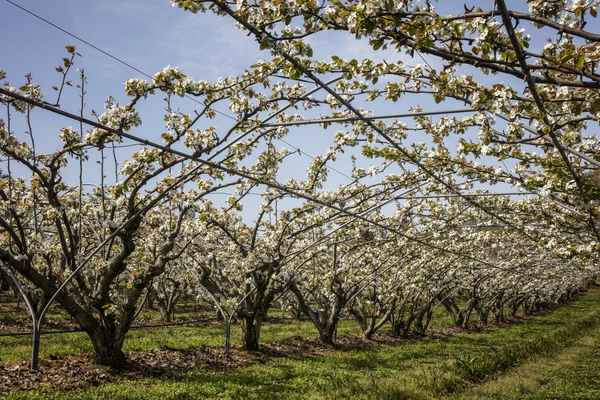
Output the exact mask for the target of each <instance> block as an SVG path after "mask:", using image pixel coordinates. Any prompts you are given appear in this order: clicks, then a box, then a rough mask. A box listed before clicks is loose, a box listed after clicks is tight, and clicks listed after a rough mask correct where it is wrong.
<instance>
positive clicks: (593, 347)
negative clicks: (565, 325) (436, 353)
mask: <svg viewBox="0 0 600 400" xmlns="http://www.w3.org/2000/svg"><path fill="white" fill-rule="evenodd" d="M448 399H506V400H510V399H528V400H534V399H535V400H537V399H540V400H541V399H590V400H592V399H600V327H598V326H596V327H595V328H594V329H592V330H590V331H589V332H587V334H586V335H584V336H583V337H582V338H580V339H579V340H577V342H575V343H574V344H573V345H571V346H569V347H567V348H566V349H564V350H562V351H560V352H559V353H557V354H556V355H554V356H549V357H541V358H536V359H534V360H531V361H528V362H525V363H523V364H522V365H520V366H518V367H516V368H514V369H511V370H510V371H508V372H507V373H505V374H503V375H501V376H500V377H498V378H497V379H495V380H491V381H488V382H485V383H484V384H481V385H476V386H474V387H473V388H471V389H470V390H466V391H464V392H462V393H460V394H459V395H456V396H449V397H448Z"/></svg>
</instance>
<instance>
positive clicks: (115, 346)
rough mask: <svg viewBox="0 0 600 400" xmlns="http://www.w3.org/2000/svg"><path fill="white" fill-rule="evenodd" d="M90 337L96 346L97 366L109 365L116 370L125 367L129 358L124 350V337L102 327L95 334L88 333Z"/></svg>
mask: <svg viewBox="0 0 600 400" xmlns="http://www.w3.org/2000/svg"><path fill="white" fill-rule="evenodd" d="M88 335H89V337H90V340H91V341H92V345H93V346H94V352H95V354H94V361H95V362H96V364H101V365H108V366H110V367H114V368H123V367H125V365H126V364H127V358H126V357H125V353H123V350H122V347H123V341H124V339H125V337H124V335H115V334H114V333H111V332H106V330H105V329H102V328H100V327H99V328H98V329H96V330H94V331H93V332H88ZM119 336H123V337H119Z"/></svg>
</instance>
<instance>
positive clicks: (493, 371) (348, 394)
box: [0, 289, 600, 400]
mask: <svg viewBox="0 0 600 400" xmlns="http://www.w3.org/2000/svg"><path fill="white" fill-rule="evenodd" d="M599 361H600V290H598V289H595V290H592V291H590V292H588V293H587V294H586V295H585V296H583V297H582V298H581V299H579V300H578V301H576V302H573V303H571V304H569V305H567V306H564V307H561V308H560V309H558V310H556V311H554V312H552V313H549V314H546V315H544V316H541V317H538V318H535V319H532V320H528V321H526V322H523V323H520V324H515V325H512V326H509V327H505V328H502V329H497V330H494V331H488V332H481V333H476V334H462V335H458V336H455V337H452V338H450V339H444V340H440V339H436V340H423V341H419V342H414V343H406V344H403V345H399V346H386V347H381V348H375V349H371V350H368V351H366V350H362V351H358V350H357V351H347V352H332V353H330V354H327V355H325V356H318V357H311V358H305V359H301V360H298V359H289V358H285V359H274V360H273V361H271V362H268V363H264V364H255V365H252V366H248V367H242V368H238V369H235V370H231V371H226V372H211V371H206V370H203V369H200V368H199V369H196V370H192V371H189V372H186V373H177V372H173V374H170V375H165V376H161V377H160V378H156V379H150V378H148V379H143V380H138V381H123V382H119V383H114V384H105V385H102V386H99V387H95V388H91V389H88V390H86V391H84V392H80V393H73V394H71V396H73V398H78V399H157V398H161V399H198V398H202V399H286V400H292V399H346V398H347V399H477V398H481V399H521V398H526V399H547V398H554V399H599V398H600V362H599ZM0 397H1V395H0ZM67 397H70V396H67V395H66V394H63V393H56V392H43V391H38V392H33V393H28V394H26V395H19V396H17V395H15V396H11V397H9V398H10V399H13V398H14V399H17V398H19V399H30V398H57V399H58V398H67Z"/></svg>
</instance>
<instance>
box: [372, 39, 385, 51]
mask: <svg viewBox="0 0 600 400" xmlns="http://www.w3.org/2000/svg"><path fill="white" fill-rule="evenodd" d="M383 43H384V41H383V39H377V40H371V46H373V50H379V49H380V48H381V46H383Z"/></svg>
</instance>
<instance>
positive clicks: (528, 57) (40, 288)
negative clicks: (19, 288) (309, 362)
mask: <svg viewBox="0 0 600 400" xmlns="http://www.w3.org/2000/svg"><path fill="white" fill-rule="evenodd" d="M171 3H172V4H173V5H174V6H178V7H180V8H182V9H184V10H186V11H189V12H193V13H200V15H199V16H198V19H199V21H201V18H202V17H203V16H202V15H201V13H204V12H213V13H215V14H217V15H218V16H220V17H222V18H225V19H226V20H229V21H230V22H231V23H234V24H236V26H237V27H239V28H240V30H242V32H240V34H250V35H254V36H255V38H256V41H257V44H256V45H257V46H258V47H259V48H260V49H262V50H263V51H264V54H265V59H264V60H257V61H256V63H255V64H254V65H251V66H248V68H247V69H246V70H245V71H240V74H239V75H237V76H231V77H228V78H222V79H220V80H218V81H217V82H212V83H211V82H207V81H204V80H195V79H194V78H192V77H189V76H187V75H185V74H184V72H183V71H181V70H180V69H179V68H177V67H166V68H165V69H164V70H163V71H160V72H158V73H156V74H155V75H154V76H153V78H152V79H151V80H143V79H137V78H132V79H129V80H128V81H127V82H126V83H125V94H126V95H127V96H128V97H129V98H130V100H129V101H128V102H125V103H123V105H121V103H119V102H117V100H115V99H113V98H111V99H109V100H108V101H107V102H106V104H105V112H104V113H101V114H100V113H94V116H95V117H96V119H97V122H90V121H88V120H87V119H85V118H82V117H79V118H74V119H78V120H79V121H80V123H81V125H80V127H79V128H78V129H75V128H72V127H65V128H64V129H62V130H61V132H60V133H59V136H60V140H61V146H62V147H59V148H57V149H55V150H52V151H46V149H40V148H39V147H36V143H35V137H36V134H37V133H36V132H33V131H32V130H31V129H30V130H29V131H28V132H26V133H24V134H22V133H15V132H14V131H13V130H12V129H11V125H10V122H11V118H13V117H12V116H11V115H10V113H9V111H8V110H9V107H12V109H13V110H16V111H18V112H20V113H23V115H24V116H25V119H26V120H29V119H30V118H33V116H32V115H31V110H32V109H33V108H34V107H37V108H38V109H39V108H44V109H46V110H49V111H52V110H53V109H55V108H56V107H55V108H53V107H52V105H51V104H50V103H48V102H44V96H43V93H42V92H41V89H40V86H38V85H36V84H35V83H33V82H31V80H30V79H29V78H28V80H27V82H26V83H25V84H24V85H23V86H21V87H20V88H16V87H10V86H9V85H8V84H6V85H5V88H4V89H2V92H1V96H2V97H1V100H2V103H3V104H5V105H6V106H7V120H6V121H2V123H1V124H0V151H1V152H2V154H3V157H5V158H6V159H7V160H8V161H7V164H5V165H6V167H5V169H6V170H5V171H4V169H3V171H4V172H5V174H4V175H3V176H2V186H1V187H0V197H1V200H2V202H3V204H4V210H6V211H5V212H4V213H3V214H2V215H0V227H1V229H2V232H3V236H2V241H3V245H2V247H1V248H0V259H1V260H2V261H3V262H4V264H5V268H11V271H12V270H14V271H16V272H17V273H18V275H19V276H20V279H21V280H22V281H23V283H24V284H25V283H27V284H31V285H32V289H31V290H32V292H36V291H37V292H38V293H43V294H44V296H42V297H41V300H40V301H41V303H42V304H43V303H44V299H46V300H45V301H47V299H48V298H49V297H51V296H53V295H55V294H56V295H57V297H56V300H57V301H58V302H60V303H61V305H63V306H64V307H65V308H66V309H67V310H68V311H69V312H70V313H72V315H74V317H75V319H76V320H77V321H78V322H79V323H80V325H81V326H82V328H83V329H84V330H85V331H86V332H88V334H89V335H90V337H91V338H92V341H93V342H94V346H95V350H96V352H97V354H98V360H99V361H100V362H104V363H109V364H118V363H122V362H124V356H123V355H122V352H121V350H120V348H121V345H122V342H123V340H124V335H125V333H126V332H127V330H128V328H129V326H130V325H131V322H132V321H133V319H134V318H135V314H136V309H137V307H138V303H139V301H140V299H141V298H142V296H143V294H144V292H146V291H149V290H150V289H151V288H152V285H160V284H161V283H160V279H161V277H164V276H166V275H168V277H169V279H170V280H171V281H174V280H176V277H177V276H180V277H182V278H181V280H183V279H184V278H183V276H185V275H189V274H190V273H191V272H190V271H192V272H194V274H195V276H196V278H197V279H196V280H195V281H194V279H189V276H188V277H187V278H185V279H187V280H186V282H188V283H186V287H188V285H189V286H190V290H191V291H192V292H194V293H195V294H196V295H198V296H205V297H207V296H208V295H207V294H209V295H210V296H208V297H211V298H212V300H214V301H216V302H217V303H218V304H219V307H221V309H222V310H223V312H225V310H226V311H227V312H229V313H236V315H237V316H238V317H239V318H240V319H242V320H243V327H244V330H245V334H246V336H245V342H244V343H245V345H247V347H248V348H256V347H257V346H258V338H259V334H260V323H261V321H262V319H263V317H264V314H265V312H266V310H267V309H268V308H269V306H270V305H272V303H273V302H274V301H275V299H280V300H281V301H282V302H283V300H285V299H295V300H294V301H295V303H296V304H297V305H298V309H299V311H300V312H303V313H305V314H306V315H307V316H308V317H309V318H310V319H311V320H312V321H313V323H315V326H317V328H318V329H319V332H320V335H321V338H322V340H324V341H325V342H331V340H332V334H333V329H334V328H335V324H336V322H337V318H338V317H339V314H340V312H341V311H342V310H344V309H345V310H347V311H348V312H351V313H352V314H353V315H354V316H355V317H356V319H357V321H358V322H359V324H360V325H361V327H362V328H363V331H364V332H365V335H366V336H369V335H371V334H372V332H373V330H374V329H375V322H374V321H375V318H376V316H377V315H382V314H383V315H386V318H391V315H397V316H398V318H397V319H396V322H397V324H396V325H395V329H397V330H398V332H402V331H403V330H404V331H405V330H406V329H408V327H409V326H413V327H414V329H416V330H417V331H421V332H422V331H423V330H424V329H425V328H426V326H427V323H428V322H427V321H428V318H431V310H432V308H433V307H435V303H436V302H438V304H443V306H444V307H445V308H446V309H447V310H448V311H449V312H451V314H452V315H453V317H454V318H455V322H456V323H457V325H461V326H465V325H466V324H467V323H468V317H469V315H470V313H471V311H472V310H476V311H477V312H478V313H480V316H481V318H484V319H486V320H487V315H488V314H489V313H494V312H497V310H498V309H502V307H503V306H505V305H507V304H509V303H510V304H512V305H513V306H514V305H515V304H517V305H518V304H521V303H523V302H527V301H532V302H534V303H536V304H539V303H540V302H542V303H543V302H551V301H557V300H558V299H561V298H564V297H565V296H569V295H570V293H571V292H572V291H573V290H576V289H577V288H578V287H580V286H581V285H583V284H585V283H586V282H588V281H590V280H594V279H595V277H596V275H597V273H598V271H597V267H595V265H596V264H597V263H596V260H597V254H598V246H599V243H600V232H599V230H598V225H597V224H598V222H597V220H598V218H597V217H598V214H599V213H600V209H599V203H598V200H599V199H600V189H599V187H598V185H599V183H600V178H599V177H598V173H599V172H598V167H599V166H600V154H599V153H598V150H599V148H598V147H599V142H598V137H597V135H596V134H595V133H594V129H595V127H596V123H598V122H600V121H599V118H600V91H599V89H600V75H599V74H598V71H597V61H598V58H599V57H600V40H599V38H600V33H595V32H593V28H594V26H595V25H594V24H593V22H594V21H595V19H596V17H597V4H596V2H595V1H594V2H592V1H587V0H585V1H581V0H573V1H562V0H559V1H541V0H529V1H527V2H526V4H519V5H517V6H516V7H517V8H514V9H509V8H508V6H507V4H506V3H505V1H504V0H495V1H490V2H489V4H480V3H477V4H475V3H474V4H473V5H470V4H456V3H452V4H450V2H434V1H392V0H381V1H353V0H349V1H346V2H340V1H326V2H317V1H315V0H294V1H283V0H271V1H267V0H260V1H237V2H228V1H194V0H173V1H171ZM486 6H487V7H488V8H487V9H484V7H486ZM199 23H200V22H199ZM337 35H344V36H343V37H344V40H347V42H348V43H350V45H352V46H359V47H360V48H361V49H363V50H364V53H365V57H364V58H363V59H344V58H342V57H339V56H338V55H336V54H335V50H336V49H333V48H328V47H327V46H323V45H319V46H318V47H317V45H315V44H314V43H315V42H318V40H319V38H322V40H323V41H325V42H326V41H327V40H332V39H331V38H335V37H337ZM321 43H322V42H321ZM67 52H68V53H69V57H70V58H65V59H64V65H63V66H61V67H59V68H57V71H58V72H59V73H60V74H61V75H62V77H63V79H62V85H61V87H60V91H59V93H60V92H62V89H63V87H64V86H65V79H64V76H66V74H67V73H68V72H69V69H70V67H71V66H72V65H73V63H74V59H75V56H76V52H75V48H74V47H72V46H68V47H67ZM323 52H326V54H325V55H324V56H322V57H321V56H319V55H320V54H322V53H323ZM319 57H321V58H319ZM0 77H1V78H2V79H4V74H3V73H2V74H0ZM84 84H85V77H84V76H83V75H82V76H81V81H80V84H79V85H78V87H79V88H80V89H81V92H82V94H81V96H82V97H83V92H84V89H83V87H84ZM57 89H58V88H57ZM159 93H160V94H161V95H163V96H166V97H165V100H166V103H165V104H166V106H165V109H166V112H165V115H164V121H165V127H164V130H163V133H162V134H161V135H160V138H156V140H153V139H148V138H142V137H141V136H142V135H136V134H135V132H136V129H139V128H138V126H139V125H141V122H142V118H141V117H140V113H141V112H142V111H138V110H143V107H144V104H145V102H146V101H151V100H152V98H153V97H154V98H156V97H157V95H158V94H159ZM186 96H187V97H190V98H193V99H195V100H196V102H195V103H193V105H192V106H191V107H193V110H190V111H183V110H182V109H181V108H180V107H178V106H177V105H176V102H177V101H179V100H178V99H184V98H185V97H186ZM59 98H60V94H59ZM56 104H58V101H57V102H56ZM177 104H178V103H177ZM182 104H183V103H182ZM189 104H190V103H187V104H186V105H187V106H188V107H189ZM216 104H227V106H228V109H229V111H230V113H231V115H232V116H233V121H230V122H223V120H219V119H218V118H217V113H216V111H215V108H214V107H215V105H216ZM447 105H449V106H447ZM440 107H445V108H440ZM450 107H452V108H450ZM459 107H460V109H459ZM381 110H386V113H387V112H388V110H400V111H399V112H396V111H394V113H393V114H391V115H390V114H387V115H383V114H381ZM82 112H83V111H82ZM68 117H69V118H73V117H76V116H73V115H72V114H71V115H69V116H68ZM215 121H218V122H219V123H218V124H217V123H216V122H215ZM84 124H92V125H93V127H84ZM307 126H316V127H318V128H317V129H319V130H321V131H322V132H323V134H322V136H324V137H325V138H326V139H324V141H326V142H327V143H328V145H327V148H326V149H324V150H323V151H322V152H321V153H320V154H318V155H316V156H314V157H313V158H312V159H311V161H310V163H309V165H308V166H307V170H306V173H304V172H303V171H298V170H297V169H295V168H294V160H295V158H294V157H296V156H301V150H300V149H297V151H293V150H290V149H288V148H286V147H285V146H283V145H282V143H284V142H283V140H285V138H287V137H291V136H293V135H296V134H302V129H305V128H306V127H307ZM331 129H337V131H336V132H335V133H332V130H331ZM298 131H300V133H298ZM122 141H134V142H136V143H138V144H140V145H141V146H142V147H141V148H139V149H138V150H137V151H135V152H133V153H131V154H127V153H124V152H123V151H117V150H115V149H116V147H115V146H116V145H118V144H119V143H121V142H122ZM111 151H112V155H113V157H112V158H113V161H106V157H105V153H109V152H111ZM296 153H298V154H296ZM342 158H345V159H346V161H347V163H346V164H344V163H339V162H337V161H338V159H342ZM98 159H99V160H100V161H98V163H99V164H100V165H101V172H100V177H99V179H98V182H97V186H98V187H97V188H96V189H95V190H93V191H88V190H86V189H84V182H83V178H81V176H82V171H83V170H84V165H88V164H89V163H94V162H96V161H97V160H98ZM69 163H71V166H70V167H71V168H72V165H73V164H75V168H76V169H77V168H78V169H79V171H80V172H79V182H78V183H77V182H75V183H68V182H65V180H63V171H65V169H66V168H68V165H69ZM15 164H18V165H19V166H20V167H21V168H24V169H25V170H26V171H28V172H27V174H28V175H24V174H23V175H21V176H15V173H14V172H13V171H12V169H11V168H14V166H15ZM340 165H341V166H344V167H345V168H346V169H345V170H344V171H343V174H344V176H345V178H347V179H346V180H345V181H344V182H343V183H338V182H336V181H333V180H331V179H330V174H331V171H333V170H335V169H336V168H340V167H339V166H340ZM105 168H106V169H109V168H110V169H114V171H115V172H114V176H115V178H114V181H113V180H112V179H108V178H107V176H108V174H107V173H106V170H105ZM290 171H292V172H293V173H291V175H292V176H289V175H290ZM492 185H497V187H501V188H503V189H506V188H511V190H513V191H515V192H516V191H518V192H520V195H519V196H517V195H516V194H514V195H506V194H505V195H497V194H494V193H490V190H491V188H492ZM223 189H227V190H229V191H230V195H229V197H228V199H227V201H226V202H222V203H218V202H217V201H216V200H215V199H214V194H215V193H216V192H218V191H219V190H223ZM525 194H526V195H527V196H524V195H525ZM251 195H260V196H261V199H262V201H263V204H262V205H261V206H260V209H256V210H249V209H248V207H246V208H245V209H244V204H247V203H246V200H247V199H248V198H249V197H250V196H251ZM242 215H243V216H242ZM249 219H251V220H252V221H253V222H252V223H250V222H249ZM87 263H90V264H93V266H90V267H86V268H83V266H84V264H87ZM69 275H72V276H73V280H72V281H70V282H69V283H68V284H67V285H66V286H65V290H64V291H62V292H60V293H57V290H58V287H59V286H60V285H61V284H62V283H64V282H65V279H67V277H68V276H69ZM315 277H318V278H319V279H315ZM177 279H179V278H177ZM191 282H195V284H194V283H191ZM193 286H196V289H195V290H194V289H193ZM163 288H164V286H163ZM286 296H287V297H286ZM282 299H283V300H282ZM310 302H315V303H316V304H317V305H318V307H319V310H322V311H321V313H320V314H319V315H316V314H314V313H313V312H312V311H313V310H312V309H311V308H310V307H309V303H310ZM459 303H460V304H466V305H464V307H462V308H460V307H459V306H458V304H459ZM406 313H407V314H406ZM400 314H402V315H409V317H407V318H406V319H402V318H400ZM500 314H501V313H500ZM369 318H370V319H371V320H370V322H369ZM411 324H412V325H411Z"/></svg>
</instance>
